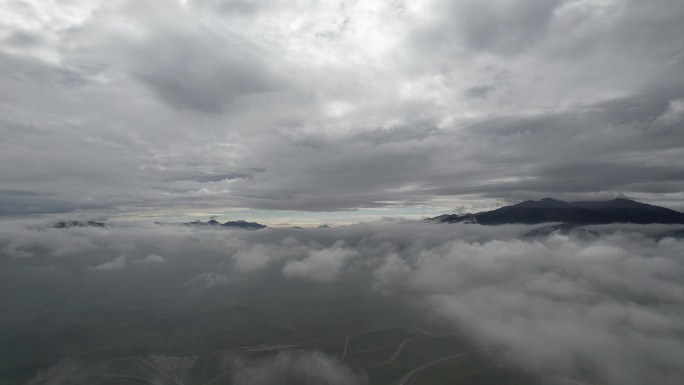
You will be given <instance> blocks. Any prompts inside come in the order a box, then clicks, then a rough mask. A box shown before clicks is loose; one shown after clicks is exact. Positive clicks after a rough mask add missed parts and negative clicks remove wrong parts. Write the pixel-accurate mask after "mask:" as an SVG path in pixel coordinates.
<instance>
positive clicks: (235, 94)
mask: <svg viewBox="0 0 684 385" xmlns="http://www.w3.org/2000/svg"><path fill="white" fill-rule="evenodd" d="M169 33H170V34H171V35H168V34H169ZM136 49H137V50H139V52H140V54H138V55H136V57H135V59H136V62H134V63H133V64H132V68H131V73H132V74H133V75H134V76H135V77H137V78H138V79H140V80H141V81H142V82H144V83H145V84H147V85H149V86H150V87H151V89H152V90H153V91H154V93H155V94H156V95H157V96H159V97H160V98H161V99H162V100H164V101H166V102H167V103H169V104H170V105H171V106H173V107H177V108H187V109H190V110H197V111H201V112H209V113H217V112H222V111H224V110H225V109H227V108H230V107H232V106H234V104H235V102H236V101H237V100H238V99H239V98H241V97H243V96H247V95H250V94H257V93H263V92H269V91H275V90H276V89H277V88H278V87H279V86H278V85H277V80H276V76H275V74H274V73H273V72H271V71H270V70H269V69H268V68H267V66H266V63H265V60H264V58H263V57H260V55H258V54H257V52H255V50H256V49H255V48H250V47H249V42H246V41H241V40H240V39H239V38H236V37H229V36H214V35H213V34H212V32H211V31H206V32H205V33H200V32H195V31H188V32H180V33H178V32H173V31H169V32H164V31H160V32H159V36H157V37H156V38H153V39H152V40H150V41H148V42H145V43H144V44H143V45H141V46H138V47H136Z"/></svg>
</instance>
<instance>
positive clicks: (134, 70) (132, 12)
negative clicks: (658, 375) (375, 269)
mask: <svg viewBox="0 0 684 385" xmlns="http://www.w3.org/2000/svg"><path fill="white" fill-rule="evenodd" d="M0 7H1V9H2V12H1V13H2V15H1V16H0V215H2V216H10V215H11V216H15V215H23V214H41V213H64V215H67V214H66V213H70V212H73V211H74V210H77V211H80V212H83V211H84V210H85V212H88V213H102V214H106V215H128V216H145V217H150V216H168V215H176V214H177V213H182V214H183V215H190V214H192V215H195V214H197V215H204V214H216V213H218V214H225V217H224V218H228V217H230V216H231V215H230V214H229V213H230V212H232V211H231V210H236V209H239V210H240V211H239V212H240V214H241V215H242V214H244V215H242V216H243V217H251V218H254V216H253V215H252V216H250V215H251V214H249V213H261V214H259V215H262V217H260V218H262V219H263V221H264V222H268V223H273V222H274V221H276V222H277V221H289V222H297V221H301V218H303V217H306V218H313V217H316V215H317V214H315V213H316V212H318V213H321V214H320V215H321V217H324V218H326V219H327V218H329V217H330V216H331V215H332V214H331V213H329V212H340V211H347V210H358V209H361V210H360V211H356V213H354V212H348V213H349V216H348V217H346V218H347V219H344V218H343V217H344V214H335V215H332V216H333V217H334V219H335V220H339V221H341V222H344V221H345V220H349V218H352V219H353V221H356V220H357V219H358V218H360V217H363V216H364V215H366V214H368V213H371V214H368V215H371V216H373V215H375V216H397V215H405V214H406V213H407V212H408V213H409V214H406V215H409V216H412V215H413V216H420V215H423V214H428V213H430V214H431V213H437V212H444V211H449V210H454V209H460V208H464V209H468V210H477V209H481V208H485V207H491V206H494V205H497V204H503V203H507V202H515V201H519V200H523V199H530V198H542V197H545V196H553V197H556V198H561V199H586V198H608V197H613V196H616V195H626V196H630V197H634V198H637V199H639V200H642V201H645V202H651V203H656V204H661V205H664V206H668V207H672V208H675V209H680V210H681V209H684V193H682V191H684V167H682V166H684V163H683V159H684V3H682V1H681V0H653V1H637V0H622V1H620V0H576V1H555V0H502V1H483V0H461V1H429V0H427V1H401V0H394V1H379V0H373V1H361V0H359V1H320V2H317V1H275V0H274V1H269V0H254V1H250V0H234V1H231V0H185V1H183V0H180V1H173V0H169V1H161V0H158V1H148V0H135V1H112V0H110V1H92V0H91V1H80V0H68V1H67V0H63V1H59V2H57V1H44V0H35V1H30V0H29V1H22V0H0ZM246 209H247V210H246ZM275 210H288V211H275ZM292 210H294V211H292ZM312 212H313V213H312ZM326 212H328V213H326ZM174 213H175V214H174ZM326 216H327V217H326ZM269 218H270V219H269ZM274 218H275V219H274ZM293 218H294V219H293ZM297 218H300V219H297ZM307 220H310V219H307Z"/></svg>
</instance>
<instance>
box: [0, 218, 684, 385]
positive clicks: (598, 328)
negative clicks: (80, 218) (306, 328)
mask: <svg viewBox="0 0 684 385" xmlns="http://www.w3.org/2000/svg"><path fill="white" fill-rule="evenodd" d="M533 227H534V226H521V225H506V226H497V227H485V226H479V225H467V224H454V225H437V224H426V223H390V222H387V223H382V222H381V223H373V224H366V225H356V226H350V227H345V228H333V229H310V230H298V229H276V230H271V229H266V230H260V231H255V232H248V231H240V230H224V229H215V230H214V229H193V228H188V227H180V226H154V227H147V226H141V225H139V224H137V225H133V224H120V225H116V226H113V227H108V228H70V229H51V228H44V227H40V226H39V227H32V228H26V227H24V226H23V225H22V226H19V225H16V224H10V223H5V224H3V225H2V229H1V230H0V253H1V254H0V256H1V258H0V267H1V268H2V271H3V273H4V274H3V277H4V278H3V285H4V287H5V288H6V289H7V290H4V292H5V293H10V292H11V293H13V294H11V295H9V296H5V297H4V299H3V302H4V303H5V304H4V305H5V306H17V308H22V306H25V305H26V304H35V303H47V302H49V303H51V304H52V305H50V306H57V307H59V306H63V305H65V304H71V303H74V301H76V302H78V303H91V302H92V303H94V302H106V303H117V304H121V303H126V301H129V300H132V299H135V298H138V296H139V295H140V293H145V295H146V296H158V297H160V298H173V301H175V302H178V303H179V304H182V303H184V301H186V299H187V298H189V297H190V296H197V295H199V297H193V298H201V297H206V298H216V297H212V296H213V295H215V293H216V292H215V291H216V290H219V292H222V291H220V290H225V294H222V295H225V296H228V297H230V298H240V296H241V295H243V294H241V293H249V292H250V290H251V291H254V290H261V291H264V292H271V291H272V290H276V291H277V292H278V293H279V294H278V297H279V298H281V297H282V298H281V299H279V300H277V301H279V302H283V303H287V301H296V300H297V298H296V296H297V295H294V297H293V298H289V299H288V298H287V295H288V294H287V293H290V291H289V290H294V289H293V288H296V289H297V290H300V291H298V293H310V294H307V295H314V296H315V295H317V294H316V293H337V295H350V296H351V295H361V296H369V295H372V296H381V297H382V298H384V300H385V301H388V302H392V303H396V304H399V305H400V306H401V307H404V308H405V309H406V311H407V312H409V313H411V314H413V315H414V316H415V318H416V319H422V320H424V321H426V322H427V321H430V322H438V323H440V324H442V325H445V327H447V328H448V329H450V331H452V332H454V333H463V334H465V335H467V336H469V337H471V338H472V339H473V340H474V342H475V344H476V345H477V346H479V347H480V348H482V349H496V350H500V351H502V352H503V353H502V354H504V355H505V356H506V357H507V359H508V360H510V361H511V362H514V363H515V364H516V365H518V366H519V367H521V368H525V369H526V370H530V371H531V372H532V373H535V374H537V375H538V376H540V377H541V378H544V379H546V380H548V381H561V380H563V381H589V382H591V383H606V384H643V383H649V382H653V383H660V384H676V383H678V381H679V379H681V378H682V375H684V373H683V372H682V368H684V362H683V361H682V357H684V339H682V332H684V330H682V325H684V323H683V322H682V321H684V313H682V309H683V307H682V305H683V301H684V260H683V259H682V250H684V243H683V242H682V240H681V239H677V238H672V237H664V238H661V237H659V236H652V235H645V234H664V233H666V232H668V231H672V230H673V229H676V228H677V227H672V226H636V225H635V226H621V227H620V226H608V225H606V226H595V227H594V228H593V229H592V230H594V231H597V232H598V233H599V234H600V235H598V236H596V237H595V238H588V237H580V238H577V237H575V236H573V235H562V234H558V233H553V234H551V235H549V236H544V237H537V238H533V239H530V238H525V237H521V236H522V235H523V234H524V233H526V232H528V231H529V230H530V229H531V228H533ZM680 227H681V226H680ZM209 291H212V293H214V294H211V295H209V296H208V297H207V295H208V293H210V292H209ZM244 295H246V294H244ZM271 295H275V294H271ZM298 295H301V294H298ZM228 297H226V298H228ZM196 300H197V299H196ZM206 300H207V299H203V300H202V301H206ZM17 317H21V316H20V315H17ZM6 322H11V317H10V318H8V319H7V320H6ZM250 365H263V371H262V369H258V368H257V369H254V367H253V366H250ZM244 368H245V369H244V372H243V371H240V372H239V373H241V374H239V375H238V374H236V376H237V377H235V379H234V380H235V381H237V383H241V384H242V383H244V384H259V383H269V380H268V379H269V378H272V377H268V376H281V375H283V376H285V375H287V376H294V377H293V378H295V377H297V376H299V375H301V373H300V374H297V373H299V372H298V370H300V369H301V370H303V371H308V370H309V369H311V370H313V372H311V373H309V374H307V376H309V377H306V378H308V379H310V380H311V381H314V382H316V381H319V380H320V378H322V377H320V376H324V375H328V374H329V375H330V376H332V377H330V379H329V380H328V382H329V383H335V384H337V383H339V384H347V383H350V384H351V383H363V381H365V380H364V377H363V376H361V374H359V373H356V372H354V371H353V370H351V369H349V368H345V367H344V366H340V365H338V364H337V363H334V360H331V359H328V358H325V356H322V355H318V353H311V354H309V353H306V354H304V353H302V354H299V353H297V354H293V355H284V356H278V357H275V358H273V359H269V360H266V361H263V362H262V361H259V362H255V363H251V364H248V365H246V366H244ZM266 368H270V369H268V370H266ZM297 368H300V369H297ZM307 368H308V369H307ZM271 369H272V370H271ZM286 369H287V370H293V371H294V372H287V373H290V374H287V373H286V372H282V370H286ZM314 369H315V370H314ZM328 369H329V370H328ZM307 373H308V372H307ZM324 373H328V374H324ZM264 376H266V377H264ZM317 376H318V377H317ZM333 377H334V378H335V379H334V380H333ZM293 381H294V380H293Z"/></svg>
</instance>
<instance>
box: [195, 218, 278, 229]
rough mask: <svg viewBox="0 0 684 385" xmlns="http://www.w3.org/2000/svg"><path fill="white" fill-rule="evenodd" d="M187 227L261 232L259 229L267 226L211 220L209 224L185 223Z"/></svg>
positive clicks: (241, 221) (243, 221) (240, 221)
mask: <svg viewBox="0 0 684 385" xmlns="http://www.w3.org/2000/svg"><path fill="white" fill-rule="evenodd" d="M184 225H186V226H223V227H238V228H241V229H249V230H259V229H265V228H266V227H267V226H265V225H262V224H261V223H256V222H247V221H245V220H237V221H228V222H225V223H221V222H219V221H217V220H214V219H212V220H209V221H207V222H202V221H199V220H197V221H192V222H186V223H184Z"/></svg>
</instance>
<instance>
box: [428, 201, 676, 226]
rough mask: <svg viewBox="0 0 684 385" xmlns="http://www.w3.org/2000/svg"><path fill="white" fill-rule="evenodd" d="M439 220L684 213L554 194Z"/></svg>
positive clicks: (608, 219)
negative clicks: (574, 199)
mask: <svg viewBox="0 0 684 385" xmlns="http://www.w3.org/2000/svg"><path fill="white" fill-rule="evenodd" d="M430 220H432V221H434V222H439V223H458V222H470V223H479V224H483V225H500V224H506V223H522V224H537V223H544V222H563V223H569V224H576V225H588V224H606V223H617V222H624V223H639V224H647V223H667V224H680V223H684V213H680V212H678V211H674V210H670V209H667V208H664V207H659V206H653V205H648V204H645V203H640V202H636V201H633V200H630V199H625V198H616V199H613V200H611V201H583V202H564V201H560V200H556V199H552V198H545V199H542V200H539V201H525V202H522V203H518V204H515V205H511V206H505V207H501V208H498V209H496V210H492V211H485V212H481V213H475V214H464V215H455V214H452V215H440V216H438V217H435V218H430Z"/></svg>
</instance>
